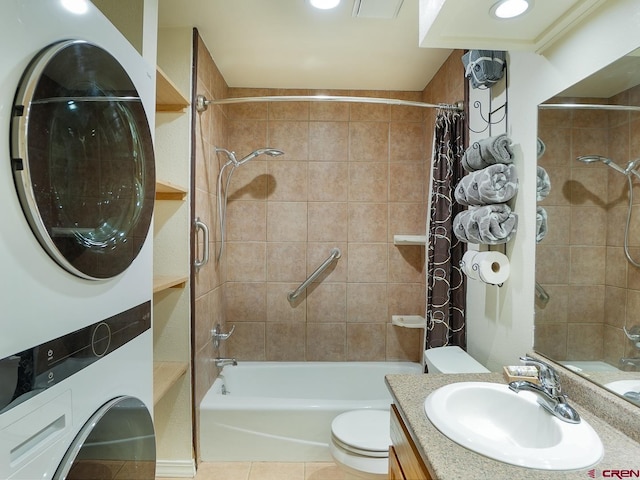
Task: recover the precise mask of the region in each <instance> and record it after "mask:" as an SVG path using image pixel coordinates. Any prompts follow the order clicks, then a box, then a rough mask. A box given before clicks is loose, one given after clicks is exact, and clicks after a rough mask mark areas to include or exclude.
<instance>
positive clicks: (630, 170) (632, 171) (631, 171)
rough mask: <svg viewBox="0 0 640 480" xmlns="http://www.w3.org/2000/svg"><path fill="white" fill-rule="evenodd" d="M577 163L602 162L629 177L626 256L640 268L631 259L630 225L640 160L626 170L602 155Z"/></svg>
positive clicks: (625, 238)
mask: <svg viewBox="0 0 640 480" xmlns="http://www.w3.org/2000/svg"><path fill="white" fill-rule="evenodd" d="M576 160H577V161H579V162H582V163H586V164H590V163H596V162H602V163H604V164H605V165H607V166H608V167H611V168H613V169H614V170H615V171H616V172H618V173H621V174H623V175H624V176H626V177H627V185H628V191H629V207H628V208H627V223H626V225H625V228H624V255H625V256H626V257H627V260H628V261H629V263H631V264H632V265H634V266H635V267H639V268H640V261H635V260H634V259H633V258H631V254H630V253H629V224H630V223H631V212H632V209H633V178H632V175H633V176H636V177H638V178H639V179H640V173H638V171H637V168H638V166H639V165H640V158H636V159H635V160H632V161H630V162H629V163H628V164H627V166H626V167H625V168H622V167H621V166H620V165H618V164H617V163H615V162H614V161H613V160H611V159H610V158H607V157H603V156H602V155H583V156H581V157H577V158H576Z"/></svg>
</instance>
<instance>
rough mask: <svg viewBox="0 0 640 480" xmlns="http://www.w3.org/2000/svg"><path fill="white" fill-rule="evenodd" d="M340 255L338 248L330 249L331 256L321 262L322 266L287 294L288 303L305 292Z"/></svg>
mask: <svg viewBox="0 0 640 480" xmlns="http://www.w3.org/2000/svg"><path fill="white" fill-rule="evenodd" d="M341 255H342V253H340V249H339V248H332V249H331V254H330V255H329V257H328V258H327V259H326V260H325V261H324V262H322V265H320V266H319V267H318V268H316V270H315V271H314V272H313V273H312V274H311V275H309V278H307V279H306V280H305V281H304V282H302V283H301V284H300V286H299V287H298V288H296V289H295V290H294V291H293V292H289V293H288V294H287V298H288V299H289V301H290V302H293V301H294V300H295V299H296V298H298V297H299V296H300V294H301V293H302V292H304V291H305V290H306V288H307V287H308V286H309V284H310V283H311V282H313V281H314V280H315V279H317V278H318V277H319V276H320V274H322V272H324V271H325V270H326V269H327V267H328V266H329V265H331V263H332V262H333V261H334V260H336V259H338V258H340V256H341Z"/></svg>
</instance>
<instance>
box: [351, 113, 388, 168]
mask: <svg viewBox="0 0 640 480" xmlns="http://www.w3.org/2000/svg"><path fill="white" fill-rule="evenodd" d="M388 158H389V124H388V123H378V122H351V123H350V124H349V160H351V161H353V162H386V161H387V160H388Z"/></svg>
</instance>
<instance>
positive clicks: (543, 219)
mask: <svg viewBox="0 0 640 480" xmlns="http://www.w3.org/2000/svg"><path fill="white" fill-rule="evenodd" d="M547 231H548V226H547V211H546V210H545V209H544V208H543V207H538V208H536V243H540V242H541V241H542V239H543V238H544V237H545V236H546V235H547Z"/></svg>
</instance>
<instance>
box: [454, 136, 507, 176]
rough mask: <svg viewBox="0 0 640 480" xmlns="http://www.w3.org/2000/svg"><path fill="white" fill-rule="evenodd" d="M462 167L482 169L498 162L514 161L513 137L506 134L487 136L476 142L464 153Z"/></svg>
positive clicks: (471, 170)
mask: <svg viewBox="0 0 640 480" xmlns="http://www.w3.org/2000/svg"><path fill="white" fill-rule="evenodd" d="M461 161H462V167H463V168H464V169H465V170H466V171H467V172H474V171H476V170H482V169H483V168H486V167H488V166H489V165H494V164H496V163H511V162H513V149H512V148H511V139H510V138H509V137H508V136H507V135H506V134H502V135H498V136H495V137H487V138H484V139H482V140H479V141H477V142H475V143H474V144H473V145H471V146H470V147H469V148H467V149H466V150H465V152H464V154H463V155H462V160H461Z"/></svg>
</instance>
